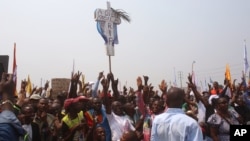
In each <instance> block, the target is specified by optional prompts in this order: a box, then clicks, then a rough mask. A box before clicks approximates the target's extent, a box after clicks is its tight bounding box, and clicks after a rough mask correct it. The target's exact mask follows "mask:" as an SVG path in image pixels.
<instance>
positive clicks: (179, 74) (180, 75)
mask: <svg viewBox="0 0 250 141" xmlns="http://www.w3.org/2000/svg"><path fill="white" fill-rule="evenodd" d="M178 76H179V79H180V84H181V88H182V71H179V72H178Z"/></svg>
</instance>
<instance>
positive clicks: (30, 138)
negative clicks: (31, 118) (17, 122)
mask: <svg viewBox="0 0 250 141" xmlns="http://www.w3.org/2000/svg"><path fill="white" fill-rule="evenodd" d="M22 127H23V129H24V130H25V131H26V132H27V134H28V138H29V139H28V140H29V141H32V127H31V124H24V125H22Z"/></svg>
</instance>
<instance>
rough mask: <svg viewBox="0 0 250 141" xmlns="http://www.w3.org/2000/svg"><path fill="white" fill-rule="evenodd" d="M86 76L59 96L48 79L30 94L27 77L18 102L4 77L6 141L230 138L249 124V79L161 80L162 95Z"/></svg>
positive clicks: (0, 138)
mask: <svg viewBox="0 0 250 141" xmlns="http://www.w3.org/2000/svg"><path fill="white" fill-rule="evenodd" d="M81 75H82V74H81V72H77V73H72V77H71V82H70V86H69V88H70V89H69V91H62V92H60V93H58V94H56V96H53V95H47V94H46V93H47V92H48V91H51V89H50V88H49V81H47V82H46V84H45V85H44V87H40V88H33V90H32V92H31V94H30V95H28V96H27V92H26V87H27V81H26V80H23V81H22V82H21V89H20V90H17V92H18V97H15V84H14V82H13V76H12V75H11V74H8V75H7V74H6V73H3V74H2V80H1V82H0V96H1V97H0V99H1V107H0V112H1V113H0V141H9V140H11V141H19V140H20V141H162V140H169V141H210V140H211V141H212V140H214V141H229V140H230V138H229V137H230V135H229V133H230V125H240V124H242V125H244V124H250V87H249V85H248V84H247V82H246V80H245V78H244V76H243V77H242V82H240V83H238V84H236V81H233V82H231V80H228V79H226V78H225V81H224V84H219V83H218V82H217V81H214V82H213V84H211V85H210V84H209V85H208V87H209V89H208V90H207V91H199V90H197V87H196V85H195V83H194V82H193V81H192V76H191V75H188V82H187V89H185V90H184V89H183V88H178V87H174V86H168V85H167V83H166V81H165V80H162V81H161V82H160V84H159V85H158V87H159V89H160V92H157V91H156V90H154V88H155V86H152V85H151V84H149V77H148V76H138V78H136V79H135V82H136V83H137V88H131V87H129V88H127V87H125V86H124V87H123V92H122V93H121V92H120V91H119V90H118V82H119V81H118V78H117V79H115V77H114V75H113V73H108V74H106V75H105V74H104V73H103V72H100V73H99V74H98V76H97V80H96V82H95V83H94V85H93V87H89V85H90V84H89V83H82V82H81V81H80V79H79V78H80V76H81ZM152 79H153V78H152ZM100 85H101V86H100Z"/></svg>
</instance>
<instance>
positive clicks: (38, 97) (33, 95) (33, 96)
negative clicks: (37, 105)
mask: <svg viewBox="0 0 250 141" xmlns="http://www.w3.org/2000/svg"><path fill="white" fill-rule="evenodd" d="M41 98H42V97H41V96H40V95H39V94H32V95H31V96H30V99H33V100H39V99H41Z"/></svg>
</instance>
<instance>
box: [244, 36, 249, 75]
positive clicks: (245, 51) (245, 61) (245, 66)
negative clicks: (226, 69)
mask: <svg viewBox="0 0 250 141" xmlns="http://www.w3.org/2000/svg"><path fill="white" fill-rule="evenodd" d="M244 42H245V46H244V73H245V74H246V73H247V70H248V68H249V64H248V60H247V46H246V40H245V41H244Z"/></svg>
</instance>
